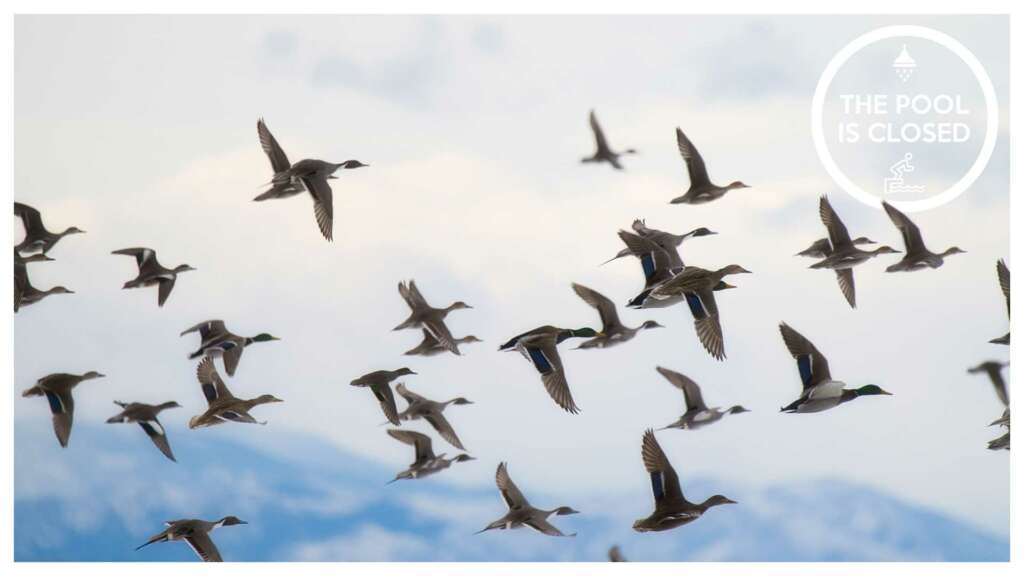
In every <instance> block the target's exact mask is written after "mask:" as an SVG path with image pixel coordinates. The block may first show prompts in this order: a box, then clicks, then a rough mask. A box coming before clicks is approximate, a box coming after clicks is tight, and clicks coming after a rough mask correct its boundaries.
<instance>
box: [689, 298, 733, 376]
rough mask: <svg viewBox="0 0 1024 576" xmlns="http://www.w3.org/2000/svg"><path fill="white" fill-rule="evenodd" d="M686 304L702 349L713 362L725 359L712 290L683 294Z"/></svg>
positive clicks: (716, 306) (723, 344)
mask: <svg viewBox="0 0 1024 576" xmlns="http://www.w3.org/2000/svg"><path fill="white" fill-rule="evenodd" d="M683 295H684V296H685V297H686V304H687V306H689V308H690V313H691V314H692V315H693V327H694V329H695V330H696V331H697V338H698V339H699V340H700V343H701V345H703V346H704V349H705V350H707V351H708V354H711V356H712V357H714V358H715V360H722V359H724V358H725V340H724V339H723V337H722V324H721V322H720V321H719V320H718V305H717V304H716V303H715V293H714V291H713V290H709V289H700V290H698V291H696V292H684V293H683Z"/></svg>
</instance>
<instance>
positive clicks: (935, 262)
mask: <svg viewBox="0 0 1024 576" xmlns="http://www.w3.org/2000/svg"><path fill="white" fill-rule="evenodd" d="M882 208H884V209H885V213H886V214H888V216H889V220H891V221H892V223H893V225H894V226H896V228H897V229H898V230H899V231H900V234H901V235H902V236H903V245H904V247H905V248H906V253H905V254H904V255H903V259H902V260H900V261H899V262H897V263H895V264H893V265H891V266H889V267H888V268H886V269H885V271H886V272H913V271H915V270H924V269H926V268H931V269H935V268H939V267H940V266H942V264H943V262H944V261H945V259H946V258H947V257H948V256H952V255H954V254H963V253H964V251H963V250H961V249H960V248H958V247H956V246H953V247H950V248H948V249H946V250H945V251H944V252H942V253H941V254H936V253H935V252H932V251H931V250H929V249H928V248H927V247H926V246H925V244H924V239H923V238H922V237H921V230H920V229H919V228H918V227H917V225H916V224H914V222H912V221H911V220H910V218H908V217H907V215H906V214H904V213H903V212H900V211H899V210H897V209H896V208H894V207H893V206H892V205H891V204H889V203H888V202H882Z"/></svg>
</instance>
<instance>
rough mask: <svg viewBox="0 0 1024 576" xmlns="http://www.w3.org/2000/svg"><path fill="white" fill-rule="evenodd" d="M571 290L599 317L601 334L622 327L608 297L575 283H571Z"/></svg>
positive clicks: (613, 304)
mask: <svg viewBox="0 0 1024 576" xmlns="http://www.w3.org/2000/svg"><path fill="white" fill-rule="evenodd" d="M572 289H573V291H575V292H576V295H577V296H579V297H580V298H582V299H583V301H584V302H586V303H587V304H589V305H590V306H592V307H593V308H595V309H596V310H597V313H598V314H599V315H600V316H601V324H602V325H603V328H602V331H603V332H606V333H607V332H610V331H611V330H612V329H614V328H617V327H619V326H621V325H622V324H621V322H620V321H619V314H618V312H617V311H616V310H615V303H614V302H612V301H611V300H609V299H608V297H606V296H605V295H603V294H601V293H600V292H598V291H596V290H593V289H591V288H587V287H586V286H584V285H582V284H576V283H575V282H573V285H572Z"/></svg>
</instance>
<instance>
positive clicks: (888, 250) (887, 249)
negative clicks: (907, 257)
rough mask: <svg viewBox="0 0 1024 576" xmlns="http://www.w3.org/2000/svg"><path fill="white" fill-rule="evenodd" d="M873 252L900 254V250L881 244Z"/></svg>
mask: <svg viewBox="0 0 1024 576" xmlns="http://www.w3.org/2000/svg"><path fill="white" fill-rule="evenodd" d="M871 253H872V254H899V253H900V251H899V250H896V249H895V248H892V247H890V246H879V247H878V248H875V249H874V250H872V252H871Z"/></svg>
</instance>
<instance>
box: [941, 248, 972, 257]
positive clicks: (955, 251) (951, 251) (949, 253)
mask: <svg viewBox="0 0 1024 576" xmlns="http://www.w3.org/2000/svg"><path fill="white" fill-rule="evenodd" d="M966 253H967V251H966V250H961V249H960V248H959V247H957V246H953V247H952V248H947V249H946V251H945V252H943V253H942V254H939V256H942V257H943V258H945V257H946V256H952V255H953V254H966Z"/></svg>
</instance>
